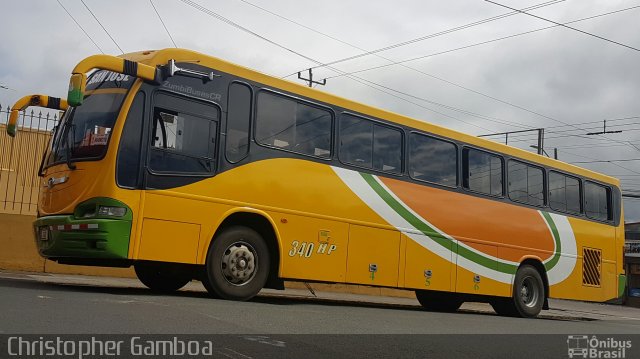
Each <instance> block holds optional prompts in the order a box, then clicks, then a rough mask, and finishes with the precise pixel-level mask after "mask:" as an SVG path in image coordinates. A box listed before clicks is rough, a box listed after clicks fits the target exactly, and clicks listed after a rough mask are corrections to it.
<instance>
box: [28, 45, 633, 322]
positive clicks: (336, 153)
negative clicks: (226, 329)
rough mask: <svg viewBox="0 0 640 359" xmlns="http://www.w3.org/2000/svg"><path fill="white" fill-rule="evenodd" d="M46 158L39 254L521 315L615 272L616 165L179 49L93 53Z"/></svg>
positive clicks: (595, 296) (618, 240) (225, 291)
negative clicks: (534, 148) (433, 120)
mask: <svg viewBox="0 0 640 359" xmlns="http://www.w3.org/2000/svg"><path fill="white" fill-rule="evenodd" d="M67 101H68V104H69V109H68V110H67V111H66V113H65V115H64V116H63V118H62V119H61V123H60V125H59V126H58V128H57V131H56V132H55V135H54V137H53V140H52V143H51V145H50V148H49V150H48V151H47V153H46V154H45V158H44V159H43V170H42V189H41V193H40V197H39V204H38V218H37V220H36V221H35V223H34V231H35V237H36V242H37V247H38V249H39V252H40V254H41V255H42V256H43V257H45V258H47V259H50V260H54V261H57V262H59V263H62V264H70V265H94V266H115V267H130V266H132V265H133V266H134V268H135V271H136V273H137V275H138V277H139V279H140V280H141V281H142V283H144V284H145V285H146V286H148V287H149V288H151V289H153V290H157V291H174V290H178V289H180V288H181V287H183V286H184V285H186V284H187V283H188V282H189V281H191V280H200V281H202V283H203V284H204V286H205V288H206V289H207V290H208V292H209V293H211V295H212V296H214V297H219V298H224V299H231V300H248V299H250V298H252V297H253V296H255V295H256V294H257V293H258V292H259V291H260V290H261V289H262V288H264V287H267V288H278V289H283V287H284V286H283V283H284V280H291V281H306V282H325V283H349V284H359V285H368V286H380V287H389V288H398V289H406V290H413V291H415V292H416V296H417V299H418V300H419V302H420V303H421V304H422V305H423V306H424V307H425V308H426V309H428V310H435V311H455V310H457V309H458V308H459V307H460V305H461V304H462V303H463V302H465V301H481V302H488V303H490V304H491V305H492V306H493V308H494V309H495V310H496V312H497V313H499V314H501V315H509V316H521V317H534V316H536V315H538V314H539V312H540V311H541V309H547V308H548V301H547V299H548V298H549V297H553V298H566V299H578V300H586V301H607V300H610V299H612V298H616V297H618V296H619V295H620V294H621V292H622V290H623V289H624V286H625V276H624V271H623V244H624V228H623V223H624V221H623V213H622V207H621V195H620V184H619V181H618V180H617V179H615V178H612V177H608V176H605V175H602V174H599V173H595V172H592V171H589V170H586V169H583V168H579V167H576V166H572V165H569V164H567V163H563V162H560V161H556V160H553V159H550V158H546V157H542V156H539V155H536V154H533V153H530V152H527V151H523V150H520V149H516V148H513V147H509V146H505V145H501V144H499V143H495V142H492V141H487V140H484V139H481V138H478V137H474V136H471V135H466V134H463V133H459V132H456V131H453V130H450V129H447V128H444V127H440V126H436V125H433V124H429V123H427V122H423V121H419V120H416V119H411V118H408V117H404V116H401V115H398V114H394V113H390V112H387V111H383V110H380V109H376V108H373V107H370V106H366V105H364V104H360V103H356V102H353V101H349V100H346V99H343V98H339V97H336V96H334V95H331V94H328V93H325V92H321V91H318V90H315V89H311V88H308V87H304V86H301V85H298V84H295V83H292V82H288V81H285V80H282V79H278V78H274V77H272V76H268V75H265V74H262V73H259V72H256V71H253V70H250V69H247V68H244V67H241V66H238V65H235V64H232V63H229V62H226V61H223V60H221V59H218V58H215V57H211V56H207V55H203V54H200V53H197V52H193V51H188V50H182V49H164V50H159V51H144V52H138V53H130V54H125V55H122V56H120V57H113V56H108V55H96V56H91V57H89V58H87V59H85V60H83V61H82V62H80V63H79V64H78V65H77V66H76V68H75V69H74V70H73V74H72V76H71V82H70V88H69V96H68V98H67Z"/></svg>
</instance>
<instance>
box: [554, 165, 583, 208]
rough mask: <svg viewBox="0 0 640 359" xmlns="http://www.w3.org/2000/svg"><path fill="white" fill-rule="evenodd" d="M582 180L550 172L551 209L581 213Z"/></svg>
mask: <svg viewBox="0 0 640 359" xmlns="http://www.w3.org/2000/svg"><path fill="white" fill-rule="evenodd" d="M580 192H581V188H580V180H579V179H577V178H575V177H570V176H566V175H563V174H561V173H558V172H555V171H551V172H549V207H551V208H552V209H555V210H556V211H560V212H568V213H580V212H581V205H580Z"/></svg>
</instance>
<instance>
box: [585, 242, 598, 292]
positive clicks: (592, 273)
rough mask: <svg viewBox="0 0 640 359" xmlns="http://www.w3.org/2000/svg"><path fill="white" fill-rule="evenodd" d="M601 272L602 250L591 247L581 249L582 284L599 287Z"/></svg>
mask: <svg viewBox="0 0 640 359" xmlns="http://www.w3.org/2000/svg"><path fill="white" fill-rule="evenodd" d="M601 272H602V251H601V250H599V249H593V248H583V249H582V284H583V285H588V286H594V287H599V286H600V278H601Z"/></svg>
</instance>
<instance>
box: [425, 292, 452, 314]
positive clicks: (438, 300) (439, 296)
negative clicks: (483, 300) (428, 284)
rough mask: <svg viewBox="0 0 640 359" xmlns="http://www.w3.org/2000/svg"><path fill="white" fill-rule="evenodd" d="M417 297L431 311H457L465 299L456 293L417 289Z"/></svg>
mask: <svg viewBox="0 0 640 359" xmlns="http://www.w3.org/2000/svg"><path fill="white" fill-rule="evenodd" d="M416 298H417V299H418V302H420V304H421V305H422V307H423V308H424V309H426V310H428V311H431V312H446V313H451V312H455V311H457V310H458V309H459V308H460V306H461V305H462V303H464V301H463V300H462V299H460V296H459V295H457V294H455V293H447V292H434V291H429V290H416Z"/></svg>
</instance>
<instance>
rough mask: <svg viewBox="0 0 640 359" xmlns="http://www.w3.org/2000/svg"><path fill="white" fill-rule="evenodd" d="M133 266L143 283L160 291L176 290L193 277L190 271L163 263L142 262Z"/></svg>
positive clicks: (169, 291)
mask: <svg viewBox="0 0 640 359" xmlns="http://www.w3.org/2000/svg"><path fill="white" fill-rule="evenodd" d="M133 268H134V269H135V271H136V275H137V276H138V279H139V280H140V281H141V282H142V284H144V285H145V286H147V287H148V288H149V289H151V290H153V291H155V292H160V293H171V292H175V291H177V290H178V289H180V288H182V287H184V286H185V285H187V283H189V282H190V281H191V279H192V278H191V275H190V274H189V273H187V272H184V271H180V270H177V269H176V268H171V267H170V266H167V265H163V264H162V263H149V262H141V263H136V264H134V266H133Z"/></svg>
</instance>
